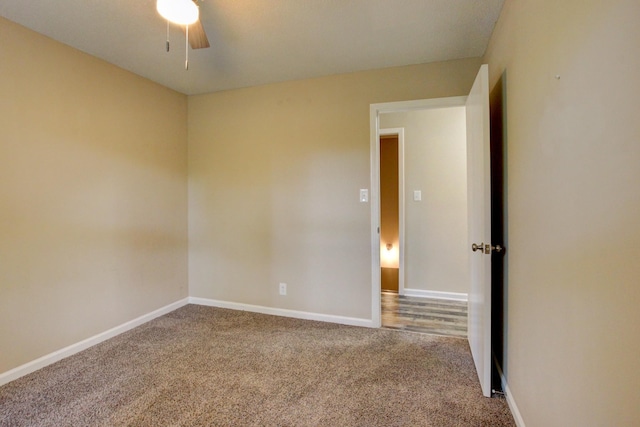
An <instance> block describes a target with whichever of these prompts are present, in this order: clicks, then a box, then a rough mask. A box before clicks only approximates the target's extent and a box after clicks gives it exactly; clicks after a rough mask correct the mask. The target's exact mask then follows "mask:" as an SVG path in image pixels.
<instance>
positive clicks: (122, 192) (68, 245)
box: [0, 18, 188, 373]
mask: <svg viewBox="0 0 640 427" xmlns="http://www.w3.org/2000/svg"><path fill="white" fill-rule="evenodd" d="M186 115H187V100H186V97H185V96H183V95H180V94H178V93H176V92H173V91H171V90H168V89H165V88H162V87H161V86H158V85H156V84H153V83H151V82H149V81H147V80H145V79H143V78H141V77H137V76H134V75H133V74H130V73H128V72H126V71H123V70H121V69H118V68H116V67H114V66H112V65H108V64H106V63H104V62H102V61H100V60H97V59H95V58H93V57H90V56H88V55H85V54H83V53H80V52H79V51H76V50H73V49H71V48H69V47H67V46H64V45H62V44H59V43H56V42H53V41H52V40H50V39H47V38H45V37H43V36H41V35H38V34H36V33H34V32H31V31H28V30H26V29H24V28H22V27H19V26H18V25H16V24H14V23H11V22H9V21H6V20H4V19H2V18H0V349H1V350H0V373H1V372H5V371H7V370H9V369H11V368H14V367H16V366H19V365H21V364H23V363H26V362H29V361H31V360H33V359H36V358H38V357H40V356H43V355H45V354H48V353H50V352H52V351H55V350H58V349H61V348H63V347H65V346H67V345H70V344H73V343H76V342H78V341H81V340H82V339H85V338H87V337H90V336H93V335H95V334H97V333H100V332H103V331H105V330H107V329H109V328H112V327H114V326H117V325H120V324H122V323H124V322H126V321H128V320H131V319H134V318H136V317H138V316H140V315H143V314H146V313H149V312H151V311H153V310H155V309H157V308H160V307H163V306H165V305H167V304H169V303H172V302H175V301H177V300H179V299H181V298H184V297H186V296H187V291H188V287H187V244H186V238H187V224H186V220H187V216H186V208H187V201H186V193H187V188H186V168H187V159H186V123H187V116H186Z"/></svg>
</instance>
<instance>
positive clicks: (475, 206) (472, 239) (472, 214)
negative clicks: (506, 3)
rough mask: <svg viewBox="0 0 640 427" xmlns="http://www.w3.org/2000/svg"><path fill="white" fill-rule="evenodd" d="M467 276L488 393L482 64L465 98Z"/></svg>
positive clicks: (477, 356) (473, 335) (473, 336)
mask: <svg viewBox="0 0 640 427" xmlns="http://www.w3.org/2000/svg"><path fill="white" fill-rule="evenodd" d="M466 110H467V168H468V169H467V180H468V189H467V191H468V209H469V246H468V248H469V251H471V247H472V245H473V244H475V245H476V250H474V251H473V252H470V255H469V256H470V261H471V263H470V276H471V286H470V289H469V310H468V316H469V317H468V322H469V324H468V336H469V346H470V347H471V354H472V355H473V360H474V362H475V365H476V370H477V372H478V378H479V379H480V385H481V387H482V393H483V394H484V395H485V396H487V397H490V396H491V176H490V167H491V164H490V162H491V160H490V150H489V68H488V66H487V65H482V67H480V71H479V72H478V75H477V76H476V80H475V82H474V84H473V87H472V88H471V92H470V93H469V96H468V98H467V102H466Z"/></svg>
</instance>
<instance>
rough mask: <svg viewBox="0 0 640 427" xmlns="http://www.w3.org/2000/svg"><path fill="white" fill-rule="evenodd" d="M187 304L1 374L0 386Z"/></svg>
mask: <svg viewBox="0 0 640 427" xmlns="http://www.w3.org/2000/svg"><path fill="white" fill-rule="evenodd" d="M187 304H188V298H184V299H182V300H180V301H176V302H174V303H172V304H169V305H167V306H164V307H162V308H159V309H157V310H155V311H152V312H151V313H147V314H145V315H142V316H140V317H138V318H136V319H133V320H130V321H128V322H126V323H123V324H122V325H119V326H116V327H115V328H111V329H109V330H108V331H105V332H102V333H99V334H97V335H94V336H92V337H90V338H87V339H85V340H82V341H80V342H77V343H75V344H71V345H70V346H68V347H65V348H62V349H60V350H57V351H54V352H53V353H49V354H47V355H45V356H42V357H40V358H38V359H36V360H32V361H31V362H28V363H25V364H24V365H21V366H18V367H16V368H13V369H11V370H9V371H7V372H3V373H2V374H0V386H1V385H4V384H7V383H9V382H11V381H13V380H17V379H18V378H20V377H23V376H25V375H28V374H30V373H32V372H35V371H37V370H38V369H42V368H44V367H45V366H48V365H51V364H52V363H55V362H57V361H59V360H62V359H64V358H65V357H69V356H72V355H74V354H76V353H79V352H81V351H82V350H86V349H87V348H89V347H92V346H94V345H96V344H99V343H101V342H102V341H106V340H108V339H109V338H113V337H115V336H116V335H120V334H121V333H123V332H127V331H128V330H130V329H133V328H135V327H136V326H140V325H142V324H143V323H147V322H148V321H150V320H153V319H155V318H156V317H160V316H162V315H165V314H167V313H169V312H172V311H173V310H176V309H178V308H180V307H182V306H185V305H187Z"/></svg>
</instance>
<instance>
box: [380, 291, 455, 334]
mask: <svg viewBox="0 0 640 427" xmlns="http://www.w3.org/2000/svg"><path fill="white" fill-rule="evenodd" d="M381 300H382V327H383V328H389V329H401V330H405V331H413V332H422V333H428V334H436V335H445V336H453V337H459V338H466V336H467V303H466V302H465V301H453V300H445V299H435V298H421V297H409V296H404V295H398V294H397V293H394V292H384V291H383V292H382V295H381Z"/></svg>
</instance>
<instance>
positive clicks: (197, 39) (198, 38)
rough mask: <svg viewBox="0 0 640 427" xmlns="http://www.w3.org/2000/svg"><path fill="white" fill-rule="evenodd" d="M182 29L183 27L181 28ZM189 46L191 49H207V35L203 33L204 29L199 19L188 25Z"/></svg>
mask: <svg viewBox="0 0 640 427" xmlns="http://www.w3.org/2000/svg"><path fill="white" fill-rule="evenodd" d="M184 29H185V27H183V30H184ZM189 46H191V49H202V48H205V47H209V39H207V34H206V33H205V32H204V27H202V23H200V20H199V19H198V20H197V21H196V22H195V23H193V24H191V25H189Z"/></svg>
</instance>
